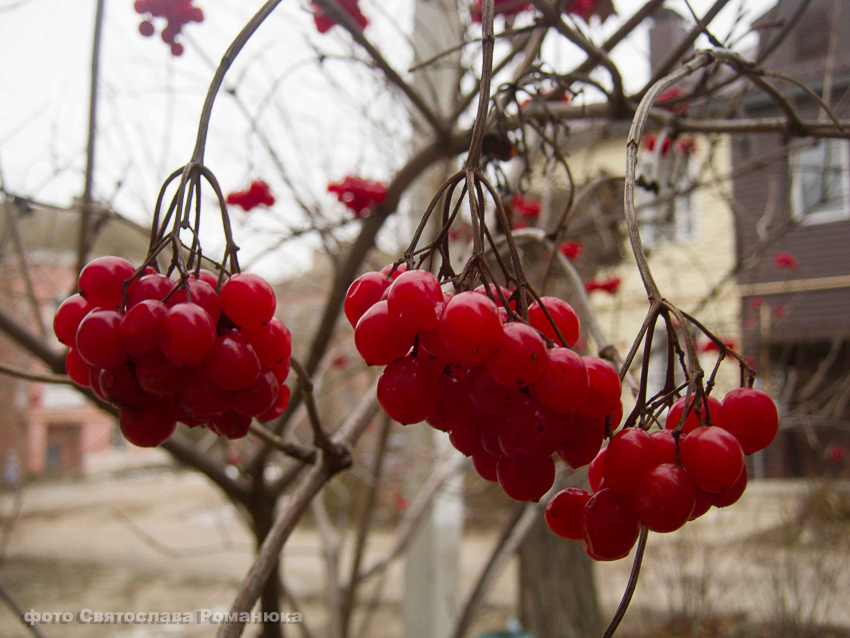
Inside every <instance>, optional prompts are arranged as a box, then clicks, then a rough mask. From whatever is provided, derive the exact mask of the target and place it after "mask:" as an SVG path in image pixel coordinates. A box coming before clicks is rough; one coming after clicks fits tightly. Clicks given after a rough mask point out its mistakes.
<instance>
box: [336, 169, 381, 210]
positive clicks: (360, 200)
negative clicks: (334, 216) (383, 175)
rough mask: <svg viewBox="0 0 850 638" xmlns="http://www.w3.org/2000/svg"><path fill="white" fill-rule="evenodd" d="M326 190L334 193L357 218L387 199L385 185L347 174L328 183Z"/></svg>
mask: <svg viewBox="0 0 850 638" xmlns="http://www.w3.org/2000/svg"><path fill="white" fill-rule="evenodd" d="M328 192H329V193H333V194H335V195H336V197H337V199H338V200H339V201H340V202H341V203H343V204H345V205H346V206H347V207H348V209H349V210H350V211H351V212H352V213H354V216H355V217H357V218H360V217H363V216H364V215H367V214H369V212H370V211H371V210H372V207H373V206H375V205H380V204H383V203H384V202H385V201H387V185H386V184H384V183H382V182H370V181H369V180H366V179H363V178H361V177H353V176H351V175H349V176H347V177H346V178H345V179H343V180H342V181H341V182H334V183H332V184H329V185H328Z"/></svg>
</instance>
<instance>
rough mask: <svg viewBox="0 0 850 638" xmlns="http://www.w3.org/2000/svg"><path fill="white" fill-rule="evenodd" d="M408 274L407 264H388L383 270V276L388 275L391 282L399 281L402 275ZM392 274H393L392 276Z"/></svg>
mask: <svg viewBox="0 0 850 638" xmlns="http://www.w3.org/2000/svg"><path fill="white" fill-rule="evenodd" d="M405 272H407V264H405V263H401V264H398V265H396V264H387V265H386V266H384V267H383V268H381V274H382V275H386V276H387V277H389V278H390V281H395V280H396V279H398V278H399V277H400V276H401V274H402V273H405ZM390 273H392V274H390Z"/></svg>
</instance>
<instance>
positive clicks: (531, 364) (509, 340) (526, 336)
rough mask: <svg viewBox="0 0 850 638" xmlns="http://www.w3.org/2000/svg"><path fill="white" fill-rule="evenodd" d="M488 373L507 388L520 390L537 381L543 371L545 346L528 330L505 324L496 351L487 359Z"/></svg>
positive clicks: (517, 325) (523, 325)
mask: <svg viewBox="0 0 850 638" xmlns="http://www.w3.org/2000/svg"><path fill="white" fill-rule="evenodd" d="M486 366H487V371H488V372H489V373H490V376H491V377H493V380H494V381H495V382H496V383H498V384H499V385H502V386H505V387H506V388H521V387H523V386H527V385H530V384H532V383H534V382H535V381H537V380H538V379H539V378H540V375H542V374H543V372H544V371H545V370H546V342H545V341H543V337H541V336H540V333H539V332H537V330H535V329H534V328H532V327H531V326H527V325H525V324H524V323H519V322H516V321H515V322H512V323H509V324H507V325H506V326H505V327H504V329H503V332H502V338H501V340H500V341H499V350H498V352H496V354H494V355H493V356H492V357H490V358H489V359H487V363H486Z"/></svg>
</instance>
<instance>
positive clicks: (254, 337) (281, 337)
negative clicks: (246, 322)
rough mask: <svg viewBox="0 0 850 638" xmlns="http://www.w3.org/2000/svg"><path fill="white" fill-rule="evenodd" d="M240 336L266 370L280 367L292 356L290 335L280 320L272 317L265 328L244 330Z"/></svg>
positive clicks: (258, 327)
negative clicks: (244, 338)
mask: <svg viewBox="0 0 850 638" xmlns="http://www.w3.org/2000/svg"><path fill="white" fill-rule="evenodd" d="M242 334H243V335H245V337H246V338H247V339H248V341H250V342H251V346H253V348H254V352H256V353H257V356H258V357H259V359H260V363H262V364H263V365H264V366H266V367H267V368H274V367H275V366H279V365H282V364H283V363H284V362H285V361H288V360H289V357H290V356H292V334H291V333H290V332H289V328H287V327H286V324H284V323H283V322H282V321H281V320H280V319H278V318H277V317H273V318H272V320H271V321H269V324H268V325H267V326H257V327H254V328H245V329H244V330H243V331H242Z"/></svg>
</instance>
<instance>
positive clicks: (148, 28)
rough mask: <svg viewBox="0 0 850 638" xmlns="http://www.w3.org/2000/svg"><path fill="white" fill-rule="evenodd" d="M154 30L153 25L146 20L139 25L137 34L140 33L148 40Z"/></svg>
mask: <svg viewBox="0 0 850 638" xmlns="http://www.w3.org/2000/svg"><path fill="white" fill-rule="evenodd" d="M153 32H154V28H153V23H151V22H150V21H148V20H145V21H144V22H142V23H141V24H139V33H141V34H142V35H143V36H145V37H146V38H149V37H151V36H152V35H153Z"/></svg>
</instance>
